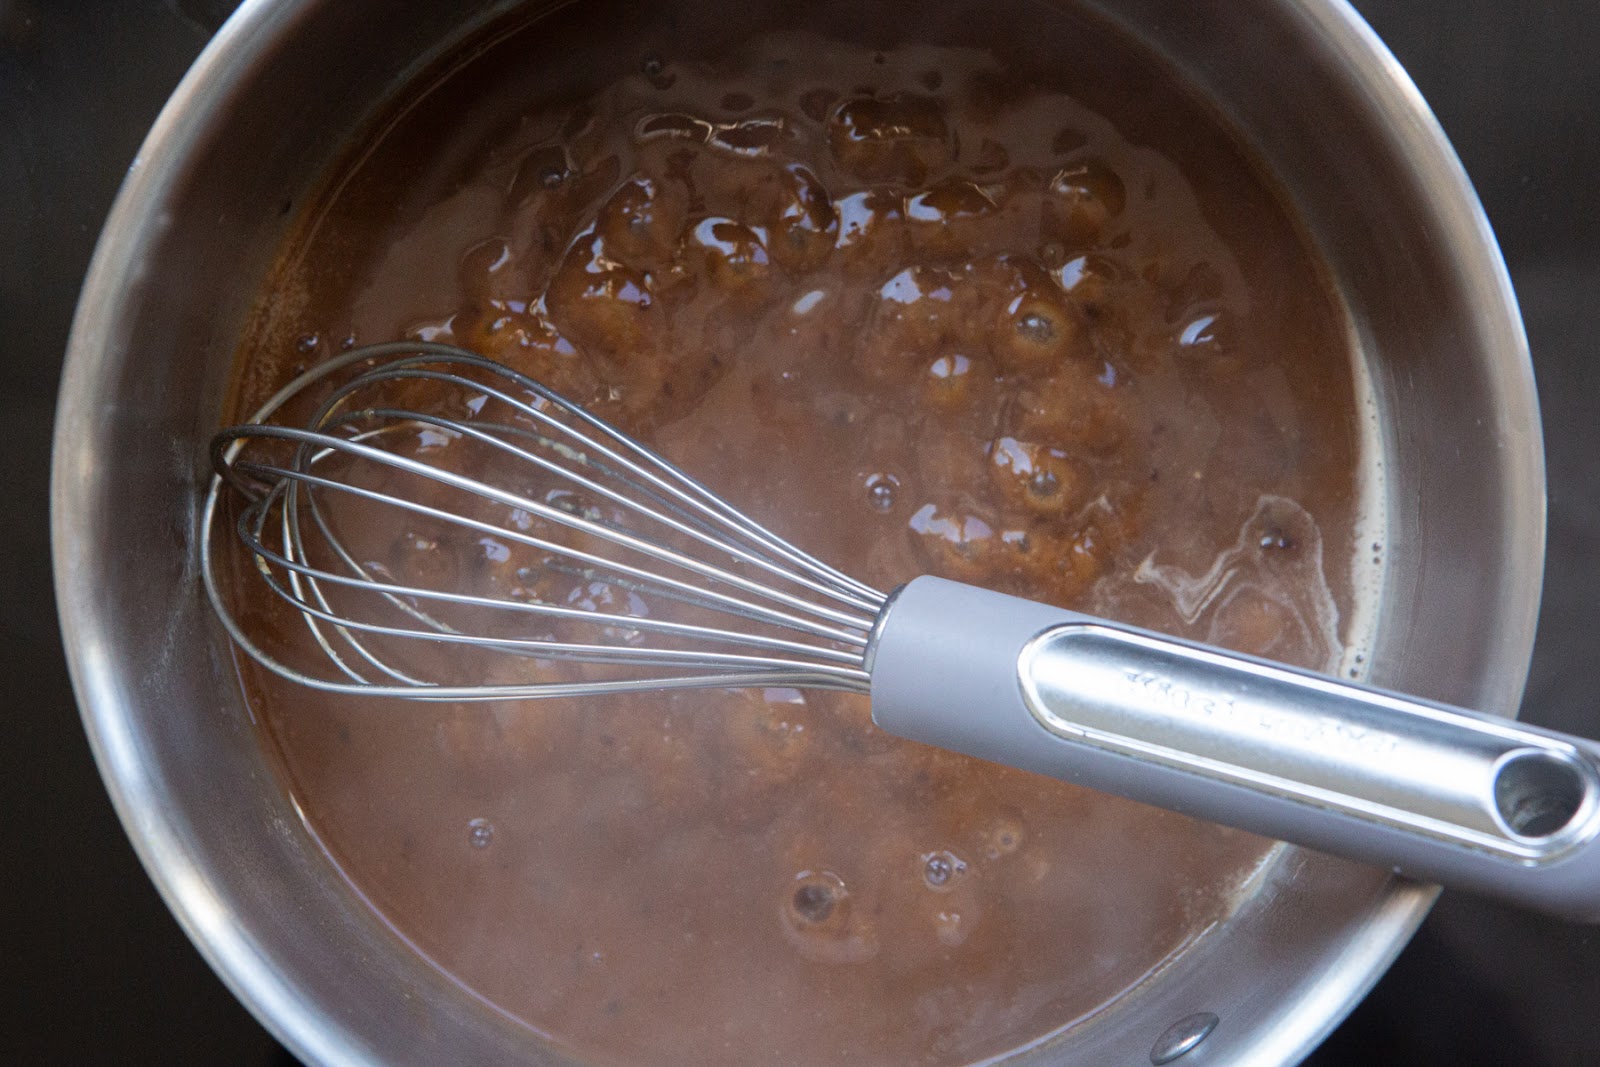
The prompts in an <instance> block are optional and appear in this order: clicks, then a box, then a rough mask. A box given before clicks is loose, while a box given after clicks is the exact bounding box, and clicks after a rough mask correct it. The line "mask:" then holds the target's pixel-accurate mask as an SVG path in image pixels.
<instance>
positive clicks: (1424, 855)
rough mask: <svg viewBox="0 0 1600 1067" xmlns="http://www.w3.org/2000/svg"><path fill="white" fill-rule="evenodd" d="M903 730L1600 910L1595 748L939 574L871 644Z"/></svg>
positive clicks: (1135, 794)
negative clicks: (951, 580) (1071, 610)
mask: <svg viewBox="0 0 1600 1067" xmlns="http://www.w3.org/2000/svg"><path fill="white" fill-rule="evenodd" d="M868 665H869V669H870V671H871V675H872V711H873V719H874V721H876V722H877V723H878V725H879V726H881V727H883V728H884V729H886V730H888V731H890V732H891V733H895V734H898V735H900V736H902V737H906V738H910V739H912V740H916V741H923V742H926V743H928V744H933V745H938V746H940V747H942V748H947V749H951V750H954V751H957V752H964V753H967V754H969V755H973V756H978V757H981V758H983V759H989V760H993V761H996V762H999V763H1005V764H1009V765H1011V766H1014V767H1020V768H1022V769H1024V770H1030V771H1036V772H1038V773H1041V774H1046V775H1049V776H1051V777H1055V778H1060V779H1064V780H1066V781H1070V782H1074V783H1077V784H1080V785H1084V786H1088V787H1091V788H1094V789H1098V790H1101V791H1103V792H1108V793H1115V794H1117V795H1120V796H1125V797H1129V798H1132V799H1135V800H1140V801H1144V802H1147V803H1151V804H1156V805H1159V806H1161V807H1165V808H1169V809H1171V810H1174V811H1179V812H1183V813H1186V814H1189V815H1193V816H1195V817H1197V818H1202V819H1206V820H1209V821H1212V822H1218V823H1223V824H1226V825H1229V826H1235V827H1239V828H1241V829H1245V830H1250V831H1253V832H1256V833H1260V834H1265V835H1267V836H1270V837H1275V838H1279V839H1281V840H1286V841H1292V842H1295V843H1296V844H1301V845H1307V846H1309V847H1312V848H1316V849H1320V850H1323V851H1326V852H1332V853H1336V854H1340V855H1344V856H1348V857H1351V858H1354V859H1358V860H1362V861H1365V862H1369V863H1374V864H1378V865H1380V866H1384V867H1389V868H1392V869H1393V870H1394V871H1395V872H1396V873H1399V874H1404V875H1407V876H1410V877H1414V878H1418V879H1422V880H1425V881H1432V882H1440V883H1443V884H1446V885H1451V886H1458V887H1461V888H1466V889H1473V890H1477V891H1480V892H1485V893H1489V894H1491V895H1495V896H1500V897H1504V898H1508V899H1510V900H1513V901H1516V902H1518V903H1521V904H1523V905H1525V906H1528V907H1531V908H1535V909H1537V910H1541V911H1546V912H1550V913H1553V914H1556V915H1561V916H1564V917H1566V918H1570V919H1578V920H1582V921H1586V922H1600V746H1597V745H1595V744H1594V743H1593V742H1590V741H1587V740H1583V739H1579V738H1574V737H1569V736H1566V735H1563V734H1559V733H1556V732H1553V731H1549V730H1543V729H1539V728H1537V727H1532V726H1527V725H1523V724H1520V723H1516V722H1513V721H1510V720H1506V719H1501V718H1498V717H1494V716H1489V715H1484V714H1480V713H1477V712H1471V711H1464V710H1462V709H1459V708H1452V707H1447V706H1445V705H1440V704H1432V703H1427V702H1423V701H1419V700H1414V699H1412V698H1410V697H1404V696H1400V695H1397V694H1394V693H1388V692H1384V691H1380V690H1376V689H1371V688H1366V687H1363V686H1356V685H1350V684H1347V683H1344V682H1340V681H1337V680H1335V679H1332V678H1328V677H1326V676H1323V675H1317V674H1313V673H1310V672H1306V671H1299V670H1293V669H1290V668H1287V667H1282V666H1279V665H1277V664H1272V663H1268V662H1266V661H1264V660H1259V659H1255V658H1253V657H1248V656H1242V655H1237V654H1234V653H1228V652H1223V651H1220V650H1217V649H1213V648H1207V647H1204V646H1199V645H1194V644H1190V643H1188V642H1184V641H1178V640H1175V639H1173V638H1169V637H1165V636H1162V635H1159V634H1154V633H1151V632H1149V631H1145V630H1139V629H1136V628H1133V627H1127V626H1121V625H1118V624H1113V623H1108V622H1105V621H1103V620H1099V619H1094V618H1090V617H1088V616H1083V615H1078V614H1074V613H1072V612H1066V611H1062V610H1060V609H1057V608H1051V607H1047V606H1045V605H1041V604H1036V603H1033V602H1031V601H1026V600H1019V599H1017V598H1015V597H1010V596H1005V595H1003V594H999V593H993V592H990V591H987V590H983V589H978V588H975V587H973V586H968V585H962V584H960V583H956V582H948V581H944V580H943V579H939V578H918V579H916V580H915V581H913V582H911V583H909V584H908V585H906V586H904V587H903V588H902V589H901V590H900V592H899V593H898V594H897V595H896V596H895V598H894V600H893V602H892V603H891V604H890V606H889V607H888V608H887V609H886V611H885V614H884V616H883V618H882V620H881V621H880V623H879V626H878V628H877V631H876V633H875V636H874V640H873V645H872V648H871V650H870V652H869V660H868Z"/></svg>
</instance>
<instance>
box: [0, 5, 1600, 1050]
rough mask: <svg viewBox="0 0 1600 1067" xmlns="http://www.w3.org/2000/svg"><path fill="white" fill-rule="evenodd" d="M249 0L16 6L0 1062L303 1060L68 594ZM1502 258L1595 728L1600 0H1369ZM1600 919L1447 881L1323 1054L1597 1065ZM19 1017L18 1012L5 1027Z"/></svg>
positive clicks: (0, 785)
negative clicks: (211, 81)
mask: <svg viewBox="0 0 1600 1067" xmlns="http://www.w3.org/2000/svg"><path fill="white" fill-rule="evenodd" d="M231 6H232V4H231V3H230V2H229V0H54V2H52V0H0V336H3V337H4V338H5V339H6V344H5V346H4V347H3V348H0V427H4V431H3V432H4V440H5V447H4V449H3V451H0V502H3V504H4V506H3V507H0V544H3V545H4V546H5V549H6V551H5V552H4V553H0V684H3V685H4V688H5V690H6V698H5V701H4V707H5V712H4V715H5V719H6V723H5V727H4V731H5V732H4V735H3V737H0V812H3V813H4V815H3V817H0V834H3V837H0V849H3V850H0V856H4V857H5V863H4V868H3V870H0V916H3V919H0V921H3V923H4V927H3V934H0V981H3V983H4V986H3V993H0V1005H4V1007H3V1008H0V1012H3V1013H4V1014H0V1055H3V1054H5V1053H10V1055H3V1058H4V1059H6V1060H8V1061H11V1060H18V1061H22V1062H48V1063H56V1062H71V1063H95V1062H226V1063H233V1064H241V1065H245V1064H273V1065H288V1064H292V1062H293V1061H292V1059H291V1058H290V1057H289V1056H288V1055H287V1053H285V1052H283V1051H282V1050H281V1049H280V1048H278V1046H277V1045H276V1044H275V1043H274V1042H273V1040H272V1039H271V1038H270V1037H268V1036H267V1034H266V1033H265V1032H264V1031H263V1030H262V1029H261V1028H260V1027H259V1026H258V1025H257V1024H256V1023H255V1022H254V1021H253V1020H252V1019H251V1018H250V1016H249V1015H248V1014H246V1012H245V1011H244V1010H243V1009H242V1008H241V1007H239V1005H238V1004H237V1003H235V1001H234V1000H233V999H232V997H231V996H230V995H229V994H228V993H227V991H226V990H225V989H224V988H223V987H222V985H221V983H219V982H218V981H217V979H216V978H215V977H213V976H212V974H211V973H210V972H209V971H208V970H207V969H206V967H205V965H204V964H203V963H202V962H201V960H200V957H199V955H198V954H197V953H196V952H195V951H194V949H193V948H192V947H191V946H190V945H189V943H188V942H187V941H186V940H185V939H184V937H183V935H182V934H181V933H180V932H179V930H178V927H177V924H176V923H175V922H174V921H173V920H172V918H171V917H170V916H169V915H168V914H167V912H166V911H165V909H164V908H163V906H162V904H161V902H160V900H159V899H158V898H157V896H156V894H155V891H154V890H153V889H152V887H151V885H150V883H149V882H148V880H147V879H146V878H145V876H144V873H143V871H142V870H141V869H140V867H139V865H138V863H137V862H136V861H135V859H134V856H133V853H132V851H131V849H130V848H129V846H128V844H127V842H126V840H125V839H124V838H123V835H122V831H121V828H120V827H119V826H118V824H117V821H116V818H115V816H114V815H113V813H112V810H111V806H110V804H109V802H108V801H107V799H106V796H105V794H104V791H103V790H102V789H101V786H100V782H99V779H98V778H97V777H96V774H95V770H94V767H93V764H92V761H91V759H90V756H89V751H88V746H87V744H86V743H85V741H84V738H83V735H82V731H81V728H80V726H79V723H78V717H77V713H76V709H75V707H74V704H73V700H72V694H71V692H70V689H69V686H68V682H67V675H66V669H65V665H64V662H63V658H62V653H61V649H60V645H59V639H58V636H57V631H56V622H55V616H54V612H53V605H52V600H51V588H50V577H49V561H48V539H47V523H46V514H47V484H48V459H49V454H48V453H49V440H50V438H49V430H50V425H51V419H52V409H53V406H54V399H55V390H56V381H57V376H58V374H59V372H60V362H61V353H62V349H63V346H64V344H65V342H66V335H67V328H68V324H69V321H70V318H71V313H72V308H73V304H74V302H75V300H76V298H77V293H78V288H79V285H80V283H81V280H82V274H83V271H84V268H85V266H86V265H87V262H88V259H89V255H90V252H91V250H92V248H93V244H94V240H95V236H96V234H97V232H98V231H99V228H100V224H101V221H102V219H103V217H104V214H105V212H106V210H107V208H108V207H109V205H110V202H111V198H112V196H113V195H114V194H115V192H116V189H117V185H118V183H119V181H120V179H121V177H122V173H123V170H124V169H125V168H126V166H127V164H128V162H129V160H130V159H131V158H132V157H133V154H134V152H135V150H136V149H137V147H138V145H139V142H140V141H141V139H142V138H143V136H144V132H145V130H146V128H147V126H148V125H149V123H150V121H151V120H152V119H153V118H154V116H155V114H156V111H157V110H158V109H159V107H160V105H161V103H162V101H163V100H164V99H165V97H166V95H167V93H168V92H169V91H170V90H171V88H172V87H173V85H175V84H176V83H177V81H178V79H179V77H180V76H181V75H182V74H183V71H184V69H185V68H186V67H187V65H188V63H189V62H190V60H191V59H192V58H193V57H194V55H195V54H196V52H198V50H199V49H200V47H201V46H202V45H203V44H204V42H205V40H206V38H207V36H208V34H209V33H210V31H211V30H212V29H213V28H214V27H215V26H216V25H217V24H218V23H219V22H220V21H221V17H222V15H223V14H225V13H226V11H227V10H228V9H229V8H230V7H231ZM1356 6H1357V7H1359V8H1360V9H1361V11H1362V12H1363V13H1364V14H1365V15H1366V16H1367V17H1368V18H1369V19H1370V20H1371V22H1372V24H1373V25H1374V27H1375V28H1376V29H1377V31H1378V33H1379V35H1380V36H1382V37H1383V38H1384V39H1385V40H1386V41H1387V42H1388V43H1389V45H1390V47H1391V48H1393V50H1394V51H1395V53H1396V54H1397V55H1398V56H1399V58H1400V60H1401V62H1402V63H1403V64H1404V65H1405V66H1406V67H1407V68H1408V69H1409V70H1410V72H1411V74H1412V76H1413V77H1414V78H1415V79H1416V81H1417V83H1418V85H1419V86H1420V87H1421V89H1422V91H1423V94H1424V95H1425V96H1426V97H1427V99H1428V100H1429V102H1430V103H1431V104H1432V105H1433V108H1434V110H1435V111H1436V112H1437V113H1438V115H1439V118H1440V120H1441V121H1442V123H1443V124H1444V127H1445V129H1446V131H1447V132H1448V133H1449V135H1450V137H1451V139H1452V140H1453V141H1454V142H1455V145H1456V148H1457V150H1458V151H1459V152H1460V154H1461V157H1462V159H1463V160H1464V161H1465V163H1466V167H1467V170H1468V172H1469V173H1470V174H1471V176H1472V179H1473V181H1474V182H1475V183H1476V185H1477V188H1478V192H1479V194H1480V195H1481V196H1482V198H1483V202H1484V204H1485V206H1486V207H1487V209H1488V213H1489V217H1490V218H1491V220H1492V221H1493V223H1494V226H1495V229H1496V231H1497V232H1498V234H1499V238H1500V242H1501V245H1502V246H1503V248H1504V249H1505V253H1506V258H1507V260H1508V261H1509V263H1510V266H1511V273H1512V276H1513V278H1514V280H1515V282H1516V286H1517V291H1518V295H1519V296H1520V298H1521V300H1522V306H1523V312H1524V315H1525V318H1526V321H1527V325H1528V333H1529V335H1530V338H1531V341H1532V347H1533V358H1534V364H1535V369H1536V371H1537V374H1538V378H1539V387H1540V395H1541V397H1542V400H1543V404H1544V418H1545V440H1546V447H1547V448H1548V452H1549V464H1550V553H1549V568H1548V572H1547V576H1548V577H1547V582H1546V586H1545V594H1544V597H1545V598H1544V609H1543V614H1542V617H1541V621H1540V630H1539V642H1538V647H1537V649H1536V650H1535V656H1534V662H1533V672H1532V676H1531V679H1530V682H1529V686H1528V699H1527V703H1526V706H1525V711H1524V717H1525V718H1527V719H1529V720H1531V721H1533V722H1537V723H1541V724H1545V725H1550V726H1555V727H1558V728H1561V729H1566V730H1571V731H1576V732H1580V733H1586V734H1588V735H1590V736H1597V735H1600V703H1597V702H1596V700H1595V698H1594V686H1593V685H1592V683H1591V678H1592V676H1590V675H1588V673H1587V669H1586V665H1587V664H1590V663H1591V662H1592V660H1593V657H1594V655H1595V653H1596V651H1597V650H1596V648H1595V643H1596V635H1600V430H1597V426H1600V369H1597V365H1600V363H1597V361H1600V353H1596V352H1595V351H1594V345H1593V341H1592V331H1593V327H1592V325H1591V320H1592V316H1594V315H1595V314H1596V309H1597V306H1600V60H1597V59H1596V58H1595V57H1596V56H1597V55H1600V4H1593V3H1583V2H1572V0H1542V2H1529V0H1357V5H1356ZM1597 1005H1600V934H1596V933H1595V932H1591V931H1590V930H1588V929H1585V928H1582V927H1577V926H1571V925H1566V924H1562V923H1558V922H1554V921H1551V920H1546V919H1541V918H1535V917H1532V916H1529V915H1524V914H1519V913H1518V912H1516V911H1514V910H1512V909H1510V908H1507V907H1502V906H1500V905H1497V904H1492V903H1486V902H1484V901H1480V900H1475V899H1472V898H1469V897H1466V896H1462V895H1459V894H1446V895H1445V897H1444V898H1443V900H1442V902H1441V903H1440V905H1439V906H1438V907H1437V908H1436V909H1435V910H1434V912H1433V914H1432V916H1431V917H1430V918H1429V919H1428V921H1427V923H1426V924H1425V925H1424V926H1423V928H1422V930H1421V932H1420V933H1419V934H1418V935H1417V937H1416V939H1415V941H1414V942H1413V943H1412V944H1411V946H1410V947H1409V948H1408V949H1407V950H1406V951H1405V953H1404V954H1403V955H1402V956H1401V957H1400V959H1399V961H1398V962H1397V963H1396V964H1395V966H1394V968H1393V969H1392V970H1391V971H1390V972H1389V974H1388V976H1387V977H1386V978H1384V979H1383V981H1382V982H1381V983H1380V984H1379V985H1378V986H1377V988H1376V989H1375V990H1374V991H1373V993H1372V995H1371V996H1370V997H1368V998H1367V1000H1366V1001H1365V1002H1364V1003H1363V1004H1362V1005H1361V1006H1360V1007H1359V1008H1357V1009H1356V1011H1355V1013H1354V1014H1353V1015H1352V1016H1351V1017H1350V1019H1349V1020H1348V1021H1347V1022H1346V1023H1345V1024H1344V1026H1343V1027H1341V1028H1340V1029H1339V1030H1338V1031H1337V1032H1336V1033H1335V1034H1334V1036H1333V1037H1332V1038H1331V1039H1330V1040H1329V1041H1328V1042H1327V1044H1326V1045H1325V1046H1324V1047H1323V1048H1322V1049H1321V1050H1320V1051H1319V1052H1318V1053H1316V1054H1315V1055H1314V1057H1313V1058H1312V1060H1311V1061H1310V1063H1311V1064H1312V1065H1314V1067H1346V1065H1355V1064H1370V1063H1388V1064H1409V1063H1449V1064H1453V1065H1456V1067H1462V1065H1474V1064H1485V1065H1496V1067H1499V1065H1504V1064H1518V1065H1519V1067H1566V1065H1580V1064H1593V1063H1600V1008H1597ZM6 1015H9V1016H10V1018H5V1016H6Z"/></svg>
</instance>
